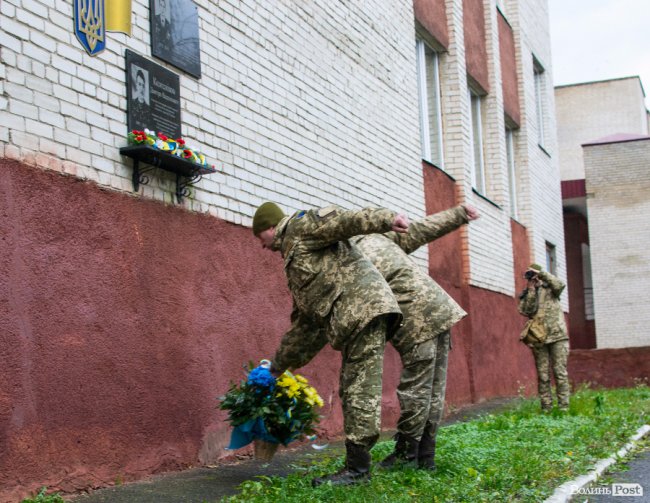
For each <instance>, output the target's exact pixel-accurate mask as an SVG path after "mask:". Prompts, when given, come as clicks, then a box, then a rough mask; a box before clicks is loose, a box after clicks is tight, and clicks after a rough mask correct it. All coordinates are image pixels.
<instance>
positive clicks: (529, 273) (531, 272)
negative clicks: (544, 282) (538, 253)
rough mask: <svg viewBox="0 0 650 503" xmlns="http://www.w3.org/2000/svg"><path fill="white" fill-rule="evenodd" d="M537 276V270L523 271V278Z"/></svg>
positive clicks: (529, 278)
mask: <svg viewBox="0 0 650 503" xmlns="http://www.w3.org/2000/svg"><path fill="white" fill-rule="evenodd" d="M536 277H537V271H532V270H528V271H526V272H525V273H524V278H526V279H527V280H529V281H530V280H531V279H535V278H536Z"/></svg>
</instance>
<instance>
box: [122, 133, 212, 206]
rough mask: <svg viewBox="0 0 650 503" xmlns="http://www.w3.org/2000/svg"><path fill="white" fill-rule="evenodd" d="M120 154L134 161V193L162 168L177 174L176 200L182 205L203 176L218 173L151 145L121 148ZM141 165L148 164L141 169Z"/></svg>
mask: <svg viewBox="0 0 650 503" xmlns="http://www.w3.org/2000/svg"><path fill="white" fill-rule="evenodd" d="M120 154H122V155H124V156H126V157H130V158H131V159H133V191H134V192H137V191H138V190H139V188H140V184H141V183H142V184H145V185H146V184H147V183H149V172H150V171H152V170H153V169H155V168H161V169H164V170H165V171H169V172H170V173H175V174H176V200H177V201H178V202H179V203H180V202H181V201H182V200H183V198H184V197H187V196H188V195H189V194H190V190H189V187H190V186H192V185H193V184H195V183H196V182H198V181H199V180H200V179H201V178H202V176H203V175H205V174H209V173H216V172H217V170H216V169H214V168H212V167H210V166H204V165H201V164H197V163H195V162H193V161H190V160H188V159H183V158H182V157H178V156H175V155H172V154H170V153H168V152H165V151H164V150H160V149H157V148H154V147H151V146H149V145H131V146H128V147H122V148H120ZM140 163H143V164H147V165H148V166H146V167H141V166H140Z"/></svg>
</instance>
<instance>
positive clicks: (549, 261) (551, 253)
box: [546, 241, 557, 276]
mask: <svg viewBox="0 0 650 503" xmlns="http://www.w3.org/2000/svg"><path fill="white" fill-rule="evenodd" d="M546 270H547V271H548V272H550V273H551V274H552V275H554V276H556V275H557V265H556V257H555V245H554V244H551V243H549V242H548V241H547V242H546Z"/></svg>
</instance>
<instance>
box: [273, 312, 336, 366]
mask: <svg viewBox="0 0 650 503" xmlns="http://www.w3.org/2000/svg"><path fill="white" fill-rule="evenodd" d="M326 344H327V335H326V333H325V327H321V326H318V325H314V324H313V323H311V322H310V320H309V319H308V318H306V317H305V316H303V315H301V314H300V313H299V312H298V311H297V310H294V312H293V313H292V314H291V328H289V330H288V331H287V332H286V333H285V334H284V336H282V340H281V341H280V346H279V347H278V349H277V351H276V352H275V356H274V357H273V370H274V372H277V373H278V374H282V372H284V371H285V370H287V369H289V368H291V369H299V368H300V367H304V366H305V365H307V364H308V363H309V362H310V361H311V360H312V359H313V358H314V357H315V356H316V355H317V354H318V353H319V351H320V350H321V349H323V348H324V347H325V345H326Z"/></svg>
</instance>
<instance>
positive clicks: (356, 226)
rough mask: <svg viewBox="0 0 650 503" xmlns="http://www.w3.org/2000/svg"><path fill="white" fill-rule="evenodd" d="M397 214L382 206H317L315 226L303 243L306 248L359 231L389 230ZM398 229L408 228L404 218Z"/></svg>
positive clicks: (369, 232)
mask: <svg viewBox="0 0 650 503" xmlns="http://www.w3.org/2000/svg"><path fill="white" fill-rule="evenodd" d="M398 217H399V215H398V214H397V213H396V212H394V211H392V210H388V209H386V208H364V209H362V210H343V209H341V208H338V207H336V206H329V207H327V208H321V209H320V210H318V211H317V212H316V215H315V218H316V219H317V221H316V223H317V224H318V225H317V227H316V228H315V229H314V231H313V233H312V235H311V236H310V239H309V240H303V243H304V244H305V245H306V246H307V247H309V248H313V249H315V248H322V247H324V246H329V245H330V244H332V243H335V242H337V241H342V240H345V239H350V238H352V237H354V236H357V235H359V234H374V233H378V234H383V233H384V232H389V231H390V230H391V229H392V228H393V226H394V224H395V222H396V221H398V222H400V219H399V218H398ZM397 227H400V231H403V230H406V228H407V227H408V219H406V222H402V225H401V226H397Z"/></svg>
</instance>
